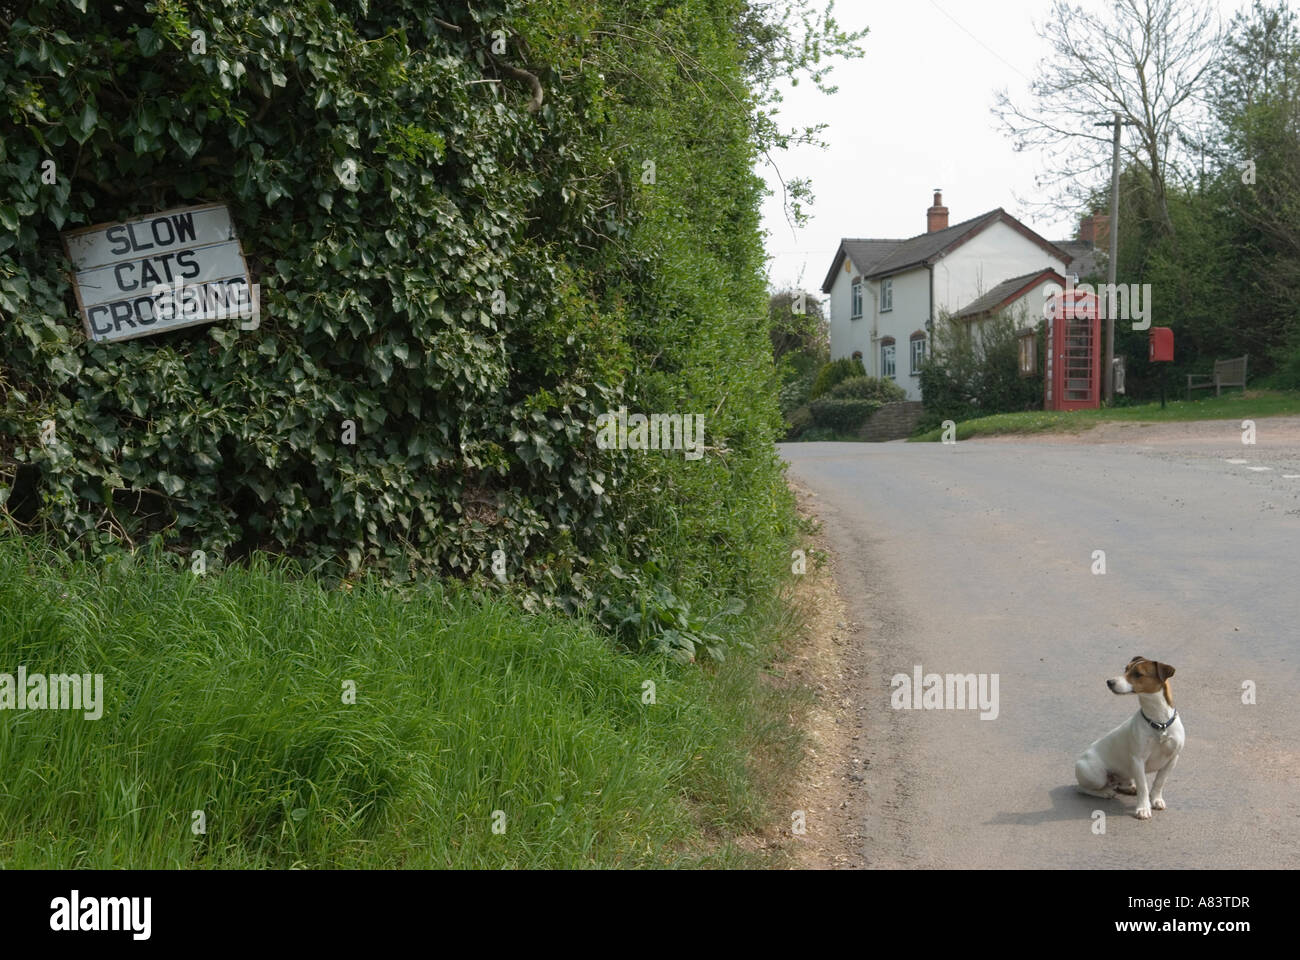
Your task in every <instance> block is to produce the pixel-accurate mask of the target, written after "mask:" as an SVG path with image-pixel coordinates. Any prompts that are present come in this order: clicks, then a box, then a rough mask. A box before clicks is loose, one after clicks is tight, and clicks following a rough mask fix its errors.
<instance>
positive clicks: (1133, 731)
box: [1074, 657, 1183, 820]
mask: <svg viewBox="0 0 1300 960" xmlns="http://www.w3.org/2000/svg"><path fill="white" fill-rule="evenodd" d="M1173 675H1174V668H1173V667H1171V666H1169V664H1167V663H1157V662H1156V661H1154V660H1148V659H1147V658H1146V657H1134V658H1133V659H1132V660H1130V661H1129V664H1128V666H1127V667H1125V668H1124V673H1123V675H1121V676H1118V677H1114V678H1113V679H1110V680H1107V681H1106V686H1108V687H1110V691H1111V693H1116V694H1123V693H1136V694H1137V695H1138V703H1139V705H1140V706H1139V708H1138V712H1137V713H1136V714H1134V715H1133V716H1132V717H1130V718H1129V719H1128V720H1127V721H1126V722H1125V723H1122V724H1120V725H1119V726H1118V727H1116V728H1115V729H1114V730H1112V731H1111V732H1110V733H1108V734H1106V736H1104V737H1102V738H1101V739H1100V740H1098V741H1097V742H1095V743H1094V744H1093V745H1092V746H1090V747H1089V748H1088V749H1087V750H1085V751H1083V755H1082V756H1080V757H1079V759H1078V761H1077V762H1076V763H1075V765H1074V775H1075V777H1076V778H1077V779H1078V781H1079V790H1080V792H1081V793H1086V794H1088V795H1089V796H1092V797H1104V798H1107V799H1109V798H1111V797H1113V796H1115V794H1116V793H1128V794H1134V793H1136V794H1137V801H1138V803H1137V810H1135V811H1134V815H1135V816H1137V818H1138V819H1139V820H1150V819H1151V811H1152V810H1163V809H1164V808H1165V798H1164V796H1163V790H1164V787H1165V780H1166V779H1167V778H1168V777H1169V774H1170V773H1171V772H1172V771H1173V769H1174V764H1176V763H1177V762H1178V754H1179V752H1180V751H1181V750H1182V749H1183V721H1182V720H1180V719H1178V711H1177V710H1175V709H1174V697H1173V694H1172V693H1170V692H1169V678H1170V677H1172V676H1173ZM1148 773H1154V774H1155V775H1156V778H1155V782H1154V783H1152V784H1151V789H1150V793H1149V794H1148V792H1147V774H1148Z"/></svg>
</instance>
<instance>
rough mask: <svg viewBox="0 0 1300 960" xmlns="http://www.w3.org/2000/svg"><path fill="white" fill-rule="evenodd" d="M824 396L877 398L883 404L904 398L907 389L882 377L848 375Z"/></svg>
mask: <svg viewBox="0 0 1300 960" xmlns="http://www.w3.org/2000/svg"><path fill="white" fill-rule="evenodd" d="M826 396H828V397H831V398H833V399H835V400H878V401H880V402H881V403H882V404H885V403H897V402H898V401H900V400H906V399H907V391H906V390H904V389H903V388H902V387H900V386H899V385H898V384H896V383H895V382H894V381H893V380H887V379H884V378H882V377H849V378H848V379H847V380H841V381H840V382H839V383H837V384H836V385H835V386H833V387H831V389H830V390H828V391H826Z"/></svg>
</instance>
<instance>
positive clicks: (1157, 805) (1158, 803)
mask: <svg viewBox="0 0 1300 960" xmlns="http://www.w3.org/2000/svg"><path fill="white" fill-rule="evenodd" d="M1164 808H1165V802H1164V800H1162V799H1161V798H1160V797H1155V798H1154V799H1153V800H1152V801H1151V809H1152V810H1163V809H1164Z"/></svg>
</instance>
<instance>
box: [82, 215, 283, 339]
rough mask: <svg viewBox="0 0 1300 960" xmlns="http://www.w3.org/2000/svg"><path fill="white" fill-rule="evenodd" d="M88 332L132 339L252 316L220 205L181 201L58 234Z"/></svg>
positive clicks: (243, 267) (240, 260)
mask: <svg viewBox="0 0 1300 960" xmlns="http://www.w3.org/2000/svg"><path fill="white" fill-rule="evenodd" d="M63 245H64V248H65V249H66V250H67V252H68V258H69V259H70V260H71V261H72V263H73V266H74V267H75V268H76V282H75V284H74V287H75V289H76V293H77V305H78V306H79V307H80V308H81V319H82V323H83V324H84V325H85V327H86V336H88V337H90V338H91V339H92V340H96V341H110V340H130V339H132V338H133V337H143V336H148V335H149V334H151V333H160V332H162V331H164V330H179V329H180V328H182V327H192V326H194V325H195V324H199V323H211V322H212V321H213V320H223V319H226V318H227V317H236V316H238V317H249V316H253V315H254V314H255V311H256V309H257V304H256V303H255V298H256V291H255V290H254V289H253V288H252V286H251V285H250V284H249V280H248V265H247V264H246V263H245V262H244V251H243V250H242V248H241V247H240V245H239V238H238V237H237V236H236V235H235V225H234V222H233V221H232V220H231V219H230V211H229V210H228V209H226V207H225V205H224V204H220V203H209V204H204V205H201V206H197V207H179V208H177V209H174V210H164V211H162V212H161V213H151V214H147V215H146V216H143V217H137V218H135V219H133V220H127V221H124V222H121V223H101V224H99V225H97V226H94V227H86V228H85V229H82V230H72V231H70V232H68V233H65V234H63Z"/></svg>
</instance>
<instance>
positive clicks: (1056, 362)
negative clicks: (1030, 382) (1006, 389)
mask: <svg viewBox="0 0 1300 960" xmlns="http://www.w3.org/2000/svg"><path fill="white" fill-rule="evenodd" d="M1045 353H1046V357H1047V362H1046V369H1044V371H1043V409H1044V410H1095V409H1096V408H1097V407H1099V406H1101V310H1100V308H1099V303H1098V300H1097V297H1096V295H1094V294H1091V293H1083V292H1080V291H1079V290H1077V289H1075V288H1073V287H1071V288H1069V289H1067V290H1065V291H1064V292H1062V293H1058V294H1057V295H1056V296H1055V297H1053V298H1052V299H1051V300H1050V301H1048V304H1047V348H1046V351H1045Z"/></svg>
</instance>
